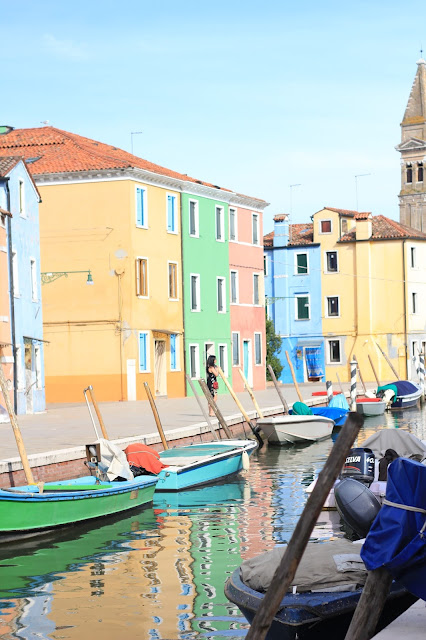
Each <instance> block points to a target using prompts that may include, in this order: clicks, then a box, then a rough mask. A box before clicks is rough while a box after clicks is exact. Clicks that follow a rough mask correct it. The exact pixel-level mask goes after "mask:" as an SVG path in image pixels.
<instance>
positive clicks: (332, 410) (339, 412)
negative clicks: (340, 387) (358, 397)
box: [312, 396, 348, 427]
mask: <svg viewBox="0 0 426 640" xmlns="http://www.w3.org/2000/svg"><path fill="white" fill-rule="evenodd" d="M336 397H337V396H336ZM312 413H313V414H314V415H315V416H323V417H324V418H330V419H331V420H333V421H334V424H335V425H337V426H338V427H341V426H342V425H343V424H344V423H345V420H346V416H347V415H348V410H347V409H339V408H338V407H330V406H328V407H312Z"/></svg>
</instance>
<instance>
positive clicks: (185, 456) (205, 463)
mask: <svg viewBox="0 0 426 640" xmlns="http://www.w3.org/2000/svg"><path fill="white" fill-rule="evenodd" d="M257 446H258V444H257V441H256V440H222V441H219V442H205V443H200V444H191V445H188V446H186V447H175V448H173V449H166V450H165V451H162V452H161V453H160V460H161V462H163V463H164V464H166V465H168V466H167V468H165V469H162V471H160V473H159V475H158V484H157V487H156V492H158V491H182V490H183V489H189V488H191V487H197V486H200V485H203V484H207V483H210V482H215V481H216V480H219V479H221V478H225V477H227V476H229V475H231V474H232V473H238V472H239V471H241V470H242V469H245V468H248V458H249V456H250V455H251V454H252V453H253V451H254V450H255V449H257Z"/></svg>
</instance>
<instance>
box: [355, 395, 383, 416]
mask: <svg viewBox="0 0 426 640" xmlns="http://www.w3.org/2000/svg"><path fill="white" fill-rule="evenodd" d="M356 410H357V411H358V413H361V414H362V415H363V416H366V417H368V416H381V415H383V414H384V412H385V411H386V402H385V401H384V400H382V399H381V398H367V397H366V396H358V398H357V399H356Z"/></svg>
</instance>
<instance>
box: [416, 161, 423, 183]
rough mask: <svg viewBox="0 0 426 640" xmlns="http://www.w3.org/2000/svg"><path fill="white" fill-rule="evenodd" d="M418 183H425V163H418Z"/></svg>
mask: <svg viewBox="0 0 426 640" xmlns="http://www.w3.org/2000/svg"><path fill="white" fill-rule="evenodd" d="M417 182H423V162H418V163H417Z"/></svg>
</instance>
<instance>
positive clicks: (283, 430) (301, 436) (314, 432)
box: [257, 415, 334, 445]
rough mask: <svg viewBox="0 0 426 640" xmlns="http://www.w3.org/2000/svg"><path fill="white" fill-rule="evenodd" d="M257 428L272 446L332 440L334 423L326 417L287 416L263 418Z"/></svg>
mask: <svg viewBox="0 0 426 640" xmlns="http://www.w3.org/2000/svg"><path fill="white" fill-rule="evenodd" d="M257 426H258V427H260V428H261V429H262V431H263V434H264V436H265V438H266V439H267V440H268V442H270V443H271V444H278V445H286V444H295V443H297V442H305V443H309V442H317V441H318V440H325V439H326V438H330V436H331V433H332V431H333V427H334V421H333V420H331V419H330V418H325V417H324V416H309V415H308V416H298V415H295V416H293V415H285V416H275V417H273V418H262V419H261V420H258V421H257Z"/></svg>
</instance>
